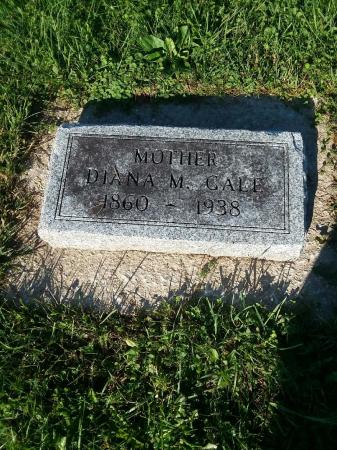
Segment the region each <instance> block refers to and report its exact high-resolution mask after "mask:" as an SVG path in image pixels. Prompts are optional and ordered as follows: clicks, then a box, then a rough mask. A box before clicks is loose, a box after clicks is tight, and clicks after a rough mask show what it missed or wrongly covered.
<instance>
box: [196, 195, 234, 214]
mask: <svg viewBox="0 0 337 450" xmlns="http://www.w3.org/2000/svg"><path fill="white" fill-rule="evenodd" d="M197 213H198V214H212V213H213V214H216V215H217V216H224V215H225V214H229V215H230V216H234V217H237V216H239V215H240V205H239V202H237V201H236V200H233V201H232V202H230V203H229V202H226V201H225V200H211V199H206V200H203V201H200V200H197Z"/></svg>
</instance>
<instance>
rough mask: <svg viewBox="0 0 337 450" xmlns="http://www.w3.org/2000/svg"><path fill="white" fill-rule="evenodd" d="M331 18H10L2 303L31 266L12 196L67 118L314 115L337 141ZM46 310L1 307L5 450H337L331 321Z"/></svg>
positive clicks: (1, 71)
mask: <svg viewBox="0 0 337 450" xmlns="http://www.w3.org/2000/svg"><path fill="white" fill-rule="evenodd" d="M336 18H337V2H336V1H335V0H305V1H303V0H284V1H281V0H280V1H277V0H275V1H267V0H227V1H221V2H220V1H216V0H207V1H206V0H205V1H203V0H200V1H188V0H185V1H182V0H175V1H174V0H170V1H169V0H161V1H157V0H139V1H130V0H114V1H112V0H111V1H108V0H30V1H25V0H3V1H2V2H1V4H0V30H1V32H0V286H1V282H2V281H3V279H4V277H5V274H6V272H7V271H8V269H9V268H10V267H11V264H12V263H13V261H14V258H15V257H16V256H17V255H19V254H20V253H22V252H24V251H27V248H26V247H25V246H23V245H22V243H20V241H19V239H18V238H17V233H18V230H19V229H20V226H21V224H22V223H23V221H24V220H26V219H29V201H31V199H28V198H27V197H26V196H25V194H24V193H23V192H22V191H21V190H20V189H19V188H18V180H19V177H20V173H21V172H22V170H23V169H24V167H25V163H26V161H27V158H28V157H29V154H30V152H32V151H33V150H34V145H35V143H36V142H37V141H38V139H39V138H40V136H41V135H43V133H45V132H46V131H47V130H49V129H50V128H54V127H55V126H56V124H57V118H56V117H54V116H53V115H52V114H51V113H50V111H52V109H53V104H54V103H55V102H58V103H62V104H63V105H64V107H66V108H69V109H71V108H78V107H82V106H84V105H85V104H86V103H87V102H88V101H89V100H103V99H136V98H138V97H141V98H143V99H144V98H145V99H149V100H151V98H160V97H162V98H169V97H174V96H177V95H179V96H182V95H183V96H189V95H226V94H229V95H242V94H244V95H261V94H263V95H274V96H278V97H280V98H282V99H294V98H300V99H308V98H314V99H315V104H316V122H317V123H320V122H321V121H324V122H325V123H326V126H327V128H328V132H329V133H330V135H331V136H333V134H334V133H336V120H337V22H336ZM335 136H336V134H335ZM336 142H337V140H336V138H335V142H334V139H333V138H332V139H331V142H330V141H329V142H327V143H326V147H327V148H326V152H327V154H328V155H330V156H331V155H334V156H333V157H334V158H336V156H335V155H336ZM331 157H332V156H331ZM336 205H337V201H336V199H332V200H331V207H332V208H333V207H335V209H336V210H337V207H336ZM0 292H1V291H0ZM0 295H1V294H0ZM34 305H35V304H34ZM34 305H32V306H24V305H21V306H20V305H19V306H18V307H14V306H13V305H11V304H10V303H8V302H6V301H5V299H3V306H2V309H1V327H0V359H1V363H0V378H1V383H2V389H1V392H0V409H1V412H0V448H6V449H7V448H13V449H16V448H17V449H26V448H27V449H36V448H46V449H50V448H64V449H66V448H93V449H94V448H137V446H138V447H139V448H209V449H211V448H226V449H231V448H238V449H246V448H247V449H254V448H282V449H284V448H289V449H292V448H294V449H302V448H303V449H307V448H324V449H329V448H331V449H333V448H335V447H334V445H335V442H334V433H335V432H336V422H337V407H336V406H335V405H336V404H337V403H336V400H337V398H336V393H337V389H336V380H337V375H336V374H337V358H336V344H337V329H336V323H335V319H334V318H331V319H329V321H327V322H322V321H321V322H315V321H313V320H312V313H310V312H307V313H306V314H307V315H302V314H297V315H294V314H293V313H292V312H289V311H288V309H287V308H285V309H284V310H277V311H275V312H274V313H271V312H270V311H267V310H266V309H264V308H262V307H260V306H259V307H257V306H256V307H250V308H248V309H245V306H244V305H241V307H238V308H235V309H233V308H232V309H231V308H230V307H227V306H224V305H222V304H221V303H216V304H215V305H212V304H210V303H209V302H207V301H206V300H200V303H199V304H193V303H192V304H186V305H185V304H183V305H181V303H180V302H178V304H177V305H173V306H165V307H163V310H162V311H161V312H159V313H153V314H152V315H149V316H147V317H142V316H141V317H134V318H130V317H125V316H121V315H118V314H117V313H116V314H112V315H111V316H109V317H107V316H102V315H99V314H98V313H95V312H93V311H92V312H88V311H84V310H81V308H80V309H78V308H79V307H65V306H64V307H60V306H54V307H52V306H48V307H47V306H38V305H39V303H37V304H36V305H35V306H34ZM304 320H306V321H307V322H304ZM309 324H310V325H309ZM216 446H217V447H216Z"/></svg>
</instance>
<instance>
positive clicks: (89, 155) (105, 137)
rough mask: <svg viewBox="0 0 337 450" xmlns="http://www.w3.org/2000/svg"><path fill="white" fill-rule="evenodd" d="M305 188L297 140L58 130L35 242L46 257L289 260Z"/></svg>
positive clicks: (284, 135)
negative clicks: (64, 251) (55, 253)
mask: <svg viewBox="0 0 337 450" xmlns="http://www.w3.org/2000/svg"><path fill="white" fill-rule="evenodd" d="M304 182H305V176H304V169H303V142H302V138H301V134H300V133H296V132H259V131H254V132H253V131H244V130H221V129H217V130H207V129H199V128H179V127H163V126H123V125H116V126H105V125H101V126H88V125H78V124H75V125H64V126H62V127H60V128H59V130H58V132H57V136H56V140H55V144H54V148H53V153H52V156H51V161H50V176H49V181H48V186H47V188H46V192H45V198H44V203H43V207H42V213H41V220H40V224H39V230H38V233H39V235H40V237H41V238H42V239H44V240H45V241H47V242H48V243H49V244H50V245H51V246H53V247H73V248H80V249H96V250H145V251H153V252H171V253H199V254H200V253H201V254H208V255H213V256H240V257H256V258H264V259H273V260H291V259H294V258H296V257H298V256H299V254H300V251H301V248H302V246H303V242H304V234H305V220H304V206H305V205H304V202H305V183H304Z"/></svg>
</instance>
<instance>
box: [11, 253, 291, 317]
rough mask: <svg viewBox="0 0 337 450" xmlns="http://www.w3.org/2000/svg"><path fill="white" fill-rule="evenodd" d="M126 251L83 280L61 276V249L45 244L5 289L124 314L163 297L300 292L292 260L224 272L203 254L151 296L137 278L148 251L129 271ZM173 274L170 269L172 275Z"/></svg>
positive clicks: (269, 296) (267, 298)
mask: <svg viewBox="0 0 337 450" xmlns="http://www.w3.org/2000/svg"><path fill="white" fill-rule="evenodd" d="M130 253H132V252H124V253H123V254H117V253H116V254H115V257H116V259H117V261H116V264H115V265H114V267H113V270H112V271H111V272H109V276H108V277H107V278H106V276H105V270H106V262H105V260H104V257H102V258H101V259H100V262H99V265H98V267H96V269H95V275H94V277H93V279H91V280H90V281H88V282H83V280H82V281H80V279H79V278H77V277H76V276H74V277H73V278H69V277H67V276H66V275H65V274H64V272H63V265H62V258H63V254H64V250H61V251H59V252H57V253H56V255H55V251H53V250H51V249H49V248H48V247H47V246H46V252H45V253H44V254H43V256H41V259H40V261H39V264H38V265H36V264H35V265H34V267H33V268H32V270H29V269H27V268H25V270H20V268H18V269H19V270H16V271H15V276H13V277H12V278H11V283H10V285H9V286H8V287H7V288H6V297H10V298H12V299H22V300H23V301H24V302H30V301H32V300H34V299H40V300H46V301H47V302H52V303H55V304H59V303H75V304H81V305H82V306H88V307H89V306H91V307H94V308H97V309H99V310H103V311H107V310H118V311H120V312H122V313H126V314H128V313H133V312H135V311H137V310H139V309H143V310H147V309H154V308H157V307H158V306H159V304H160V303H162V302H163V301H171V300H172V299H175V298H176V297H183V298H185V299H188V298H191V299H193V298H196V297H208V298H209V299H211V300H212V299H219V298H221V299H223V301H224V302H229V303H239V302H240V301H241V300H242V298H245V301H246V302H255V301H260V302H263V303H264V304H266V305H268V306H269V307H273V306H275V305H276V304H278V303H279V302H280V301H282V300H283V299H284V298H290V299H291V298H293V297H294V296H295V295H296V294H297V292H298V291H297V290H295V289H289V285H290V277H289V270H290V268H291V263H282V265H281V269H280V270H278V272H277V275H272V274H271V272H272V271H271V270H270V266H271V264H272V263H270V262H268V261H261V260H256V259H254V260H250V261H249V264H247V261H245V263H246V264H244V265H243V264H242V262H241V261H240V260H237V261H236V262H235V267H234V270H227V268H226V267H224V266H218V261H217V259H216V258H209V257H207V256H205V257H204V258H203V259H202V261H201V264H200V266H195V267H194V270H193V271H190V272H188V273H186V272H185V271H184V270H183V268H181V272H180V273H179V277H178V280H177V279H175V280H172V278H171V281H170V283H169V286H168V289H167V293H166V294H165V295H159V294H156V293H155V292H154V293H153V295H151V296H144V290H142V289H141V287H140V285H139V283H141V282H144V277H143V274H141V275H140V276H139V272H140V271H141V270H145V271H147V270H148V268H145V269H144V264H145V262H146V260H147V258H148V257H150V255H149V254H148V253H143V254H142V256H141V258H140V260H139V262H138V264H137V266H135V267H134V270H132V272H131V273H130V271H129V266H128V264H127V263H126V267H125V266H123V263H124V260H125V259H126V256H127V255H128V256H130V255H129V254H130ZM138 257H139V255H138ZM36 267H38V269H37V270H36ZM118 270H120V272H122V277H119V278H118V277H117V276H116V273H117V271H118ZM172 272H173V271H172V270H171V276H172V277H173V276H174V275H173V274H172ZM159 275H160V276H161V275H162V274H161V273H160V274H159ZM134 281H135V282H134ZM107 282H108V283H109V285H108V286H107ZM130 285H131V286H130ZM160 288H161V286H158V292H159V291H160Z"/></svg>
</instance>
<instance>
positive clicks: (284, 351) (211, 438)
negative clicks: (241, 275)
mask: <svg viewBox="0 0 337 450" xmlns="http://www.w3.org/2000/svg"><path fill="white" fill-rule="evenodd" d="M0 317H1V321H0V380H1V385H2V389H1V394H0V442H1V444H2V448H6V449H23V448H24V449H37V448H41V449H52V448H56V449H63V448H64V449H65V448H67V449H72V448H74V449H75V448H83V449H86V448H88V449H89V448H90V449H96V448H107V449H108V448H111V449H117V448H121V449H124V448H157V449H164V448H170V449H171V448H195V449H201V448H208V449H215V448H218V449H250V450H251V449H261V448H270V449H272V448H275V449H276V448H277V449H278V448H280V449H288V448H296V449H307V448H313V449H315V448H317V449H318V448H324V449H330V448H331V449H332V448H334V443H335V440H334V435H335V430H336V425H337V407H336V404H337V403H336V400H337V385H336V380H337V375H336V374H337V361H336V358H335V357H334V352H336V350H337V328H336V322H335V321H332V322H330V323H317V322H314V323H310V321H309V322H308V320H310V318H309V317H308V316H307V315H306V316H305V318H303V316H302V319H301V320H299V319H298V318H297V319H296V318H295V316H294V315H292V314H291V313H290V312H286V311H283V310H282V307H281V306H278V307H277V308H276V309H274V310H273V311H268V310H267V309H266V308H264V307H262V306H261V305H258V304H257V305H251V306H246V307H244V306H243V305H241V306H240V307H233V306H228V305H225V304H224V303H223V302H222V301H220V300H219V301H217V302H210V301H208V300H206V299H201V300H198V301H195V302H194V303H191V302H187V303H185V302H183V301H181V300H179V299H177V301H176V302H174V303H173V304H171V305H169V304H165V305H163V306H162V308H161V309H160V311H158V312H156V313H152V314H148V315H141V316H135V317H126V316H121V315H120V314H117V313H110V314H108V315H107V314H99V313H98V312H93V311H90V312H88V311H85V310H84V309H83V308H80V307H78V306H69V305H68V306H60V305H59V306H55V305H54V306H53V305H45V304H44V305H41V304H39V303H35V304H32V305H30V306H27V305H24V304H21V305H19V306H18V307H16V308H14V307H13V305H9V304H6V303H5V304H3V305H2V306H1V309H0ZM304 320H305V323H306V326H303V325H304Z"/></svg>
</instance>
